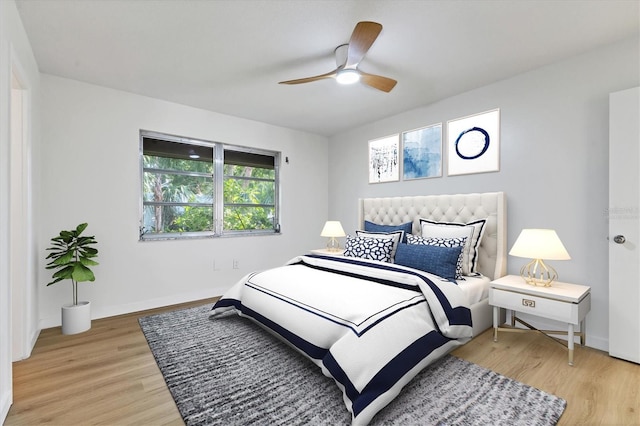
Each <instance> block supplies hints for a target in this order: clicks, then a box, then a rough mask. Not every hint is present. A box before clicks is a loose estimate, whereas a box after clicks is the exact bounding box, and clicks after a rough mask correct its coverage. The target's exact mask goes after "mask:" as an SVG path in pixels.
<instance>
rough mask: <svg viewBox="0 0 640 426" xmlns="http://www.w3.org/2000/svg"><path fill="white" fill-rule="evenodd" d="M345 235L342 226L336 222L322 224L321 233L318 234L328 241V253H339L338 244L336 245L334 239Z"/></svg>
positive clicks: (336, 242)
mask: <svg viewBox="0 0 640 426" xmlns="http://www.w3.org/2000/svg"><path fill="white" fill-rule="evenodd" d="M345 235H346V234H345V233H344V229H342V225H341V224H340V222H339V221H337V220H328V221H327V222H326V223H325V224H324V227H323V228H322V232H321V233H320V236H321V237H328V238H329V241H328V242H327V250H328V251H340V243H338V240H337V239H336V238H337V237H344V236H345Z"/></svg>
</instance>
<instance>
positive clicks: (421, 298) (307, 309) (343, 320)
mask: <svg viewBox="0 0 640 426" xmlns="http://www.w3.org/2000/svg"><path fill="white" fill-rule="evenodd" d="M305 266H308V265H305ZM254 276H255V275H254ZM245 286H246V287H249V288H252V289H254V290H255V291H259V292H261V293H262V294H265V295H267V296H269V297H273V298H275V299H278V300H279V301H281V302H284V303H287V304H289V305H291V306H295V307H296V308H298V309H302V310H303V311H305V312H308V313H310V314H312V315H315V316H317V317H320V318H323V319H325V320H327V321H330V322H332V323H334V324H337V325H339V326H342V327H346V328H348V329H349V330H351V331H352V332H353V334H355V335H356V336H358V337H360V336H362V335H364V334H365V333H366V332H367V331H369V330H370V329H371V328H372V327H374V326H375V325H376V324H379V323H380V322H381V321H384V320H386V319H387V318H389V317H391V316H393V315H395V314H397V313H398V312H401V311H403V310H405V309H407V308H411V307H413V306H416V305H419V304H421V303H427V300H426V299H425V298H424V296H423V295H422V293H418V294H417V295H416V296H414V297H411V298H409V299H405V300H401V301H399V302H397V303H395V304H393V305H389V306H387V307H385V308H384V309H383V310H381V311H377V312H373V313H372V314H371V315H369V316H368V317H367V318H364V319H363V320H362V322H360V323H355V322H353V321H351V320H348V319H346V318H341V317H339V316H336V315H332V314H330V313H328V312H325V311H323V310H321V309H317V308H314V309H315V311H314V310H313V309H311V308H312V307H311V306H309V305H307V304H304V303H302V302H299V301H297V300H296V301H295V302H296V303H293V301H292V300H291V299H287V298H285V297H284V296H282V295H280V294H279V293H277V292H274V291H265V290H264V289H263V288H262V287H260V286H259V285H258V284H255V283H252V282H251V281H249V280H248V281H247V282H246V283H245ZM416 298H418V300H417V301H415V302H413V303H410V304H406V303H407V302H409V301H411V300H412V299H416ZM402 303H405V305H404V306H400V307H399V308H397V309H395V310H393V311H390V312H389V313H388V314H387V315H384V316H382V317H380V318H378V319H377V320H376V321H375V322H374V323H372V324H370V325H368V326H367V327H365V328H364V329H362V330H360V331H358V330H356V329H355V328H354V327H360V326H361V325H362V324H363V323H365V322H367V321H368V320H369V319H371V317H374V316H376V315H378V314H380V313H381V312H383V311H384V310H388V309H391V308H393V307H394V306H396V305H401V304H402ZM243 306H244V305H243ZM320 313H322V314H324V315H320ZM334 318H338V319H340V321H336V320H335V319H334ZM349 324H353V327H352V326H350V325H349Z"/></svg>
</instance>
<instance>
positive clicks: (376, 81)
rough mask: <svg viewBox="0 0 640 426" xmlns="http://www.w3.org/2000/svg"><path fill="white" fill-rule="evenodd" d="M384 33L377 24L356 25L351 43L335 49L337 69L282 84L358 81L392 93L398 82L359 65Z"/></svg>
mask: <svg viewBox="0 0 640 426" xmlns="http://www.w3.org/2000/svg"><path fill="white" fill-rule="evenodd" d="M381 31H382V25H380V24H378V23H377V22H370V21H362V22H358V24H356V27H355V28H354V30H353V33H352V34H351V39H350V40H349V43H346V44H341V45H340V46H338V47H336V49H335V56H336V69H335V70H333V71H331V72H328V73H326V74H320V75H316V76H313V77H307V78H299V79H296V80H287V81H281V82H280V84H302V83H311V82H313V81H317V80H324V79H327V78H334V79H336V81H338V82H339V83H342V84H352V83H355V82H358V81H361V82H362V83H364V84H366V85H368V86H371V87H373V88H374V89H378V90H382V91H383V92H390V91H391V89H393V88H394V87H395V85H396V83H397V81H396V80H394V79H392V78H388V77H383V76H380V75H375V74H369V73H366V72H364V71H361V70H360V69H359V68H358V65H359V64H360V62H361V61H362V59H364V56H365V55H366V53H367V52H368V51H369V48H371V46H372V45H373V42H375V41H376V38H378V35H379V34H380V32H381Z"/></svg>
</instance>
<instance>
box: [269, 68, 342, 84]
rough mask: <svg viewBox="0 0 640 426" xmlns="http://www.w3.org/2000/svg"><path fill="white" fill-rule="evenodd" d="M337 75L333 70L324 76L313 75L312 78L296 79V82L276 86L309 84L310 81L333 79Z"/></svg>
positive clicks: (284, 82) (290, 81) (288, 81)
mask: <svg viewBox="0 0 640 426" xmlns="http://www.w3.org/2000/svg"><path fill="white" fill-rule="evenodd" d="M337 74H338V70H337V69H335V70H333V71H331V72H328V73H326V74H320V75H315V76H313V77H307V78H298V79H296V80H287V81H281V82H279V83H278V84H302V83H311V82H312V81H317V80H323V79H325V78H333V77H335V76H336V75H337Z"/></svg>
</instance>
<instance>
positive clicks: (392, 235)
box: [356, 230, 404, 263]
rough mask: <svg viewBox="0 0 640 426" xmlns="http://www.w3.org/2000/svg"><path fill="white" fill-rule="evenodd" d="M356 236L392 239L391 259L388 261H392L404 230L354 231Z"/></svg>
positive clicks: (402, 237)
mask: <svg viewBox="0 0 640 426" xmlns="http://www.w3.org/2000/svg"><path fill="white" fill-rule="evenodd" d="M356 236H358V237H365V238H380V239H383V240H392V241H393V248H392V249H391V259H390V260H389V262H391V263H393V262H394V259H395V257H396V250H397V249H398V244H400V241H402V240H403V239H404V231H391V232H367V231H360V230H358V231H356Z"/></svg>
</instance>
